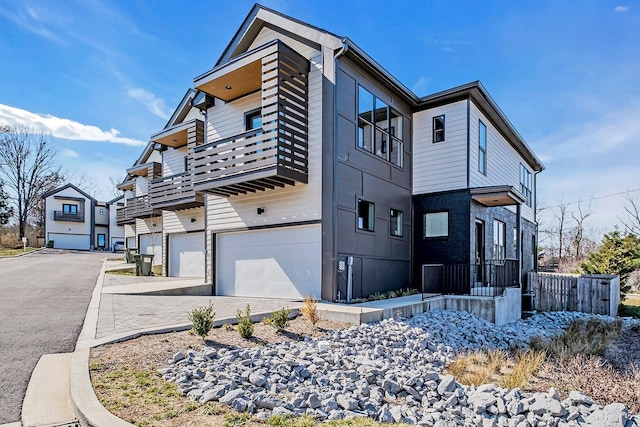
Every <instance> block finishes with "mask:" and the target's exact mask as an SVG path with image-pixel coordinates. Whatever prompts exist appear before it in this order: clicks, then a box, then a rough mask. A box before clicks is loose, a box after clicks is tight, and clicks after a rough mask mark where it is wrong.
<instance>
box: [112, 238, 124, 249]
mask: <svg viewBox="0 0 640 427" xmlns="http://www.w3.org/2000/svg"><path fill="white" fill-rule="evenodd" d="M113 252H124V242H123V241H121V240H117V241H116V242H115V243H114V244H113Z"/></svg>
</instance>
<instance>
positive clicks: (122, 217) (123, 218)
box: [116, 208, 136, 225]
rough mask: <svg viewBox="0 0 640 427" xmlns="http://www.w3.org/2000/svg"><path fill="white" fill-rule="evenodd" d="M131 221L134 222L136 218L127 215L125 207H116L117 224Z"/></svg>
mask: <svg viewBox="0 0 640 427" xmlns="http://www.w3.org/2000/svg"><path fill="white" fill-rule="evenodd" d="M133 222H136V219H135V218H133V217H129V216H127V208H117V209H116V223H117V224H118V225H124V224H131V223H133Z"/></svg>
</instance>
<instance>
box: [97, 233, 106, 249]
mask: <svg viewBox="0 0 640 427" xmlns="http://www.w3.org/2000/svg"><path fill="white" fill-rule="evenodd" d="M106 240H107V239H106V235H104V234H98V248H99V249H104V248H105V246H106Z"/></svg>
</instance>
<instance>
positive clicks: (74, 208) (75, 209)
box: [62, 203, 78, 214]
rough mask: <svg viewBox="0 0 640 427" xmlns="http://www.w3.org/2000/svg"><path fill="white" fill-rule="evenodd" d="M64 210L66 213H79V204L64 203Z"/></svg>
mask: <svg viewBox="0 0 640 427" xmlns="http://www.w3.org/2000/svg"><path fill="white" fill-rule="evenodd" d="M62 212H64V213H66V214H77V213H78V205H71V204H67V203H64V204H63V205H62Z"/></svg>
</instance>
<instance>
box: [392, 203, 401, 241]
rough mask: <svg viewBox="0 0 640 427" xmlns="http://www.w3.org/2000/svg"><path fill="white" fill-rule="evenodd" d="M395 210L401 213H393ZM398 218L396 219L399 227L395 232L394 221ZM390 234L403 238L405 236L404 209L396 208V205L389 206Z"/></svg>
mask: <svg viewBox="0 0 640 427" xmlns="http://www.w3.org/2000/svg"><path fill="white" fill-rule="evenodd" d="M394 212H397V214H400V215H397V214H396V215H395V216H394V215H393V213H394ZM393 218H396V219H395V221H396V223H397V225H398V226H397V227H396V229H395V233H394V229H393V225H394V224H393V221H394V219H393ZM389 236H391V237H398V238H403V237H404V211H402V210H400V209H396V208H394V207H390V208H389Z"/></svg>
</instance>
